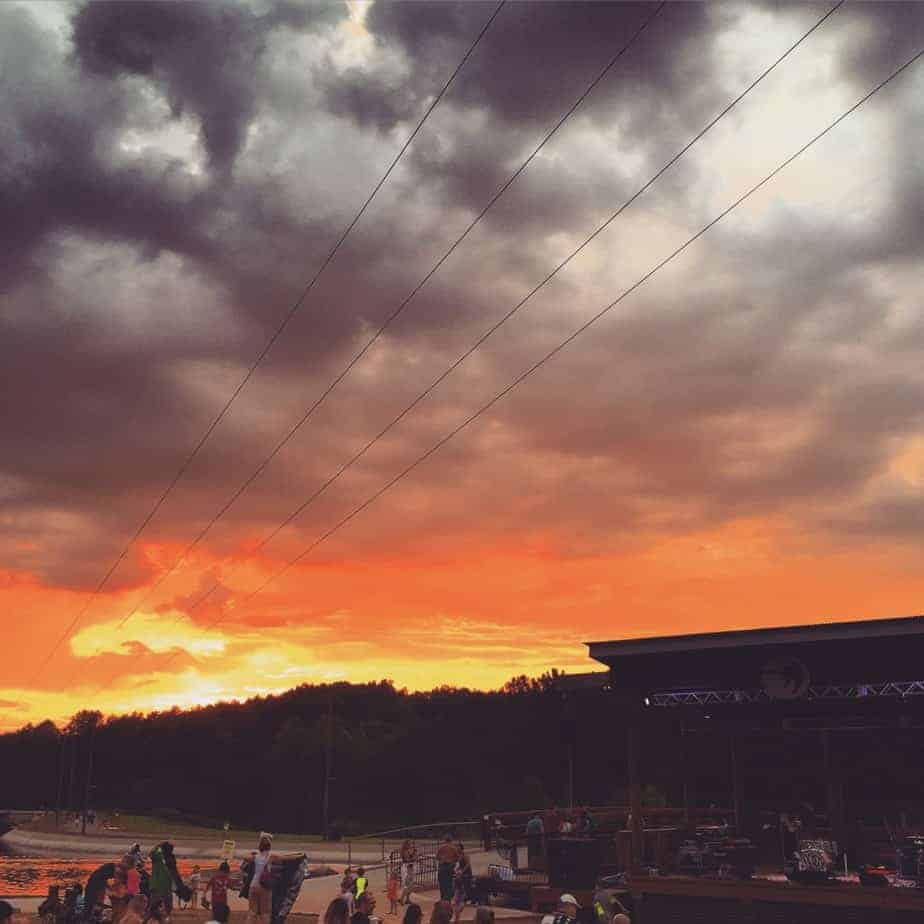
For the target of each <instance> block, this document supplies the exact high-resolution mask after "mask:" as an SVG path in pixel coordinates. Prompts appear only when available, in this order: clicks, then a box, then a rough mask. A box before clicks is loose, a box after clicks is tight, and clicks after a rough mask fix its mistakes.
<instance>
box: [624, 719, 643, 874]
mask: <svg viewBox="0 0 924 924" xmlns="http://www.w3.org/2000/svg"><path fill="white" fill-rule="evenodd" d="M626 720H627V721H626V761H627V769H628V777H629V813H630V817H631V825H630V832H631V836H632V868H633V869H637V868H639V867H641V865H642V854H643V850H644V834H643V827H642V787H641V783H640V782H639V773H638V765H639V752H640V748H639V710H638V707H637V706H636V705H635V704H634V703H632V704H630V705H629V708H628V709H627V710H626Z"/></svg>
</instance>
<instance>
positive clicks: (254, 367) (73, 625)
mask: <svg viewBox="0 0 924 924" xmlns="http://www.w3.org/2000/svg"><path fill="white" fill-rule="evenodd" d="M506 2H507V0H500V2H499V3H498V4H497V6H496V7H495V8H494V12H493V13H492V14H491V16H490V17H489V18H488V21H487V22H486V23H485V24H484V26H483V27H482V29H481V31H480V32H479V33H478V35H477V36H476V37H475V40H474V41H473V42H472V44H471V45H470V46H469V49H468V51H466V52H465V54H464V55H463V57H462V60H461V61H460V62H459V63H458V65H457V66H456V69H455V70H454V71H453V72H452V74H450V76H449V79H448V80H447V81H446V83H445V84H443V87H442V89H441V90H440V91H439V93H437V95H436V96H435V97H434V99H433V102H432V103H430V105H429V106H428V107H427V109H426V111H425V112H424V114H423V116H422V117H421V119H420V121H419V122H418V123H417V127H416V128H415V129H414V130H413V131H412V132H411V134H410V135H409V136H408V139H407V141H405V142H404V145H403V146H402V147H401V150H400V151H398V153H397V154H396V155H395V157H394V159H393V160H392V162H391V163H390V164H389V166H388V169H387V170H386V171H385V173H384V174H383V175H382V178H381V179H380V180H379V181H378V183H376V185H375V187H374V188H373V190H372V192H371V193H370V194H369V196H368V197H367V199H366V201H365V202H364V203H363V205H362V207H361V208H360V210H359V211H358V212H357V213H356V215H355V216H354V218H353V220H352V221H351V222H350V223H349V224H348V225H347V226H346V228H345V229H344V231H343V233H342V234H341V235H340V237H339V238H338V239H337V242H336V243H335V244H334V246H333V247H332V248H331V250H330V252H329V253H328V254H327V256H326V257H325V259H324V261H323V262H322V263H321V266H320V267H319V268H318V270H317V272H316V273H315V274H314V276H312V278H311V280H310V281H309V282H308V284H307V285H306V286H305V288H304V289H303V290H302V293H301V295H299V297H298V299H296V301H295V303H294V304H293V305H292V307H291V308H289V310H288V311H287V312H286V314H285V316H284V317H283V319H282V322H281V323H280V324H279V325H278V327H277V328H276V330H275V331H274V332H273V334H272V336H271V337H270V338H269V340H267V342H266V344H265V345H264V347H263V349H262V350H261V351H260V353H259V354H258V355H257V358H256V359H255V360H254V361H253V363H252V364H251V366H250V368H249V369H248V370H247V372H246V374H245V375H244V377H243V378H242V379H241V381H240V382H239V383H238V385H237V387H236V388H235V389H234V391H233V392H232V393H231V396H230V397H229V398H228V400H227V401H226V402H225V405H224V407H222V409H221V410H220V411H219V412H218V415H217V416H216V417H215V419H214V420H213V421H212V422H211V423H210V424H209V426H208V428H207V429H206V431H205V433H204V434H203V436H202V438H201V439H200V440H199V442H198V443H196V445H195V446H194V447H193V450H192V452H191V453H190V454H189V455H188V456H187V457H186V459H185V461H184V462H183V464H182V465H181V466H180V467H179V469H178V470H177V472H176V474H175V475H174V476H173V478H172V479H171V481H170V483H169V484H168V485H167V487H166V489H165V490H164V491H163V493H162V494H161V495H160V497H158V499H157V501H156V502H155V504H154V506H153V507H152V508H151V510H150V512H149V513H148V514H147V516H146V517H145V518H144V519H143V520H142V521H141V525H140V526H139V527H138V528H137V529H136V530H135V532H134V533H133V534H132V536H131V538H130V539H129V540H128V542H127V543H126V545H125V547H124V548H123V549H122V551H121V552H120V553H119V556H118V557H117V558H116V560H115V561H114V562H113V563H112V565H111V566H110V567H109V570H108V571H107V572H106V573H105V574H104V575H103V577H102V579H101V580H100V581H99V583H98V584H97V585H96V587H95V588H94V590H93V593H92V594H91V595H90V598H89V599H88V600H87V602H86V603H85V604H84V606H83V607H82V609H81V610H80V612H79V613H78V614H77V615H76V616H75V617H74V619H73V620H72V621H71V623H70V625H69V626H68V627H67V629H66V630H65V631H64V634H63V635H62V636H61V637H60V638H59V639H58V640H57V642H55V644H54V645H53V646H52V647H51V649H50V650H49V652H48V654H47V655H46V657H45V658H44V660H43V661H42V663H41V664H40V665H39V668H38V670H37V671H36V673H35V675H34V677H33V683H34V682H35V681H36V680H37V679H38V678H39V676H40V675H41V673H42V671H43V670H44V669H45V668H46V667H47V665H48V664H49V662H50V661H51V659H52V657H54V654H55V652H56V651H57V650H58V649H59V648H60V647H61V645H63V644H64V642H66V641H67V639H68V638H69V637H70V636H71V634H72V633H73V631H74V630H75V629H76V628H77V626H78V625H79V624H80V622H81V620H82V619H83V617H84V616H85V615H86V613H87V611H88V610H89V608H90V606H91V605H92V603H93V601H94V600H95V599H96V598H97V597H98V596H99V593H100V591H101V590H102V589H103V587H104V586H105V585H106V583H107V581H108V580H109V578H110V577H112V575H113V574H114V573H115V570H116V569H117V568H118V567H119V565H120V564H121V563H122V560H123V559H124V558H125V556H126V555H127V554H128V551H129V549H130V548H131V547H132V546H133V545H134V544H135V541H136V540H137V539H138V537H139V536H140V535H141V533H142V532H144V530H145V528H146V527H147V525H148V524H149V523H150V522H151V520H152V519H153V518H154V516H155V514H156V513H157V511H158V510H160V508H161V507H162V506H163V504H164V501H166V499H167V498H168V497H169V496H170V494H171V493H172V491H173V489H174V488H175V487H176V486H177V484H178V483H179V482H180V479H181V478H182V477H183V475H184V474H185V473H186V471H187V470H188V469H189V466H190V465H191V464H192V462H193V460H194V459H195V458H196V456H198V454H199V451H200V450H201V449H202V447H203V446H204V445H205V444H206V442H208V439H209V437H210V436H211V435H212V433H213V432H214V431H215V428H216V427H217V426H218V425H219V424H220V423H221V421H222V420H223V419H224V417H225V415H226V414H227V413H228V411H229V410H230V408H231V405H232V404H234V402H235V401H236V400H237V397H238V395H240V393H241V392H242V391H243V390H244V388H245V387H246V385H247V383H248V382H249V381H250V379H251V377H252V376H253V374H254V373H255V372H256V370H257V367H258V366H259V365H260V363H261V362H262V361H263V360H264V359H265V358H266V355H267V354H268V353H269V351H270V349H271V348H272V346H273V344H274V343H275V342H276V341H277V340H278V339H279V337H280V335H281V334H282V332H283V331H284V330H285V328H286V327H287V326H288V324H289V322H290V321H291V320H292V318H293V317H295V314H296V312H297V311H298V310H299V308H300V307H301V306H302V303H303V302H304V301H305V299H306V298H307V296H308V294H309V293H310V292H311V290H312V289H313V288H314V285H315V283H316V282H317V281H318V279H319V278H320V277H321V274H322V273H323V272H324V270H325V269H327V267H328V265H329V264H330V262H331V260H333V258H334V256H335V255H336V253H337V251H338V250H339V249H340V246H341V245H342V244H343V242H344V241H345V240H346V239H347V236H348V235H349V233H350V232H351V231H352V230H353V228H354V227H355V226H356V224H357V222H358V221H359V220H360V218H362V216H363V214H364V213H365V211H366V209H367V208H368V207H369V205H370V203H371V202H372V200H373V199H374V198H375V196H376V195H377V193H378V192H379V190H380V189H381V188H382V186H383V185H384V184H385V181H386V180H387V179H388V177H389V176H390V175H391V173H392V171H393V170H394V169H395V167H396V166H397V164H398V161H399V160H401V158H402V157H403V155H404V153H405V152H406V151H407V149H408V148H409V147H410V145H411V142H412V141H413V140H414V138H416V137H417V134H418V132H420V130H421V128H423V125H424V122H426V121H427V119H428V117H429V116H430V113H432V112H433V110H434V109H435V108H436V106H437V104H438V103H439V102H440V100H441V99H442V98H443V96H444V95H445V94H446V91H447V90H448V89H449V85H450V84H451V83H452V82H453V80H455V78H456V77H457V75H458V74H459V71H461V70H462V67H463V66H464V64H465V62H466V61H468V59H469V58H470V57H471V55H472V53H473V52H474V50H475V48H476V47H477V46H478V44H479V42H480V41H481V40H482V38H484V35H485V33H486V32H487V31H488V29H489V28H490V27H491V24H492V23H493V22H494V20H495V19H496V18H497V16H498V14H499V13H500V11H501V9H502V8H503V6H504V4H505V3H506Z"/></svg>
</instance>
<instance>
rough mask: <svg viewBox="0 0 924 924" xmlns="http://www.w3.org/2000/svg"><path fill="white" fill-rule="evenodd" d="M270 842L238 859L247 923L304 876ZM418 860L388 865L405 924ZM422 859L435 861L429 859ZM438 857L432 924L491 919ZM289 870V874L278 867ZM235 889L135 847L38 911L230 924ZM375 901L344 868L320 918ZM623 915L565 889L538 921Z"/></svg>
mask: <svg viewBox="0 0 924 924" xmlns="http://www.w3.org/2000/svg"><path fill="white" fill-rule="evenodd" d="M593 825H594V821H593V818H592V817H591V815H590V813H589V812H588V811H587V810H586V809H579V810H578V811H577V812H575V813H573V815H564V814H561V813H559V812H557V811H556V810H555V809H552V810H551V811H550V812H547V813H544V814H542V815H538V814H537V815H536V816H535V817H533V818H531V819H530V821H529V823H528V825H527V834H528V836H529V838H531V839H539V840H540V841H541V839H542V838H544V837H545V835H546V834H549V833H553V832H554V833H564V834H567V833H571V832H575V833H585V832H591V831H593V830H594V828H593ZM272 847H273V841H272V837H271V835H269V834H262V835H261V836H260V839H259V841H258V844H257V849H256V850H254V851H252V852H251V854H250V856H249V857H247V858H246V859H245V860H243V862H242V863H241V875H240V884H239V893H238V894H239V895H240V897H241V898H243V899H246V900H247V905H248V912H247V924H283V922H284V920H285V917H286V916H287V915H288V913H289V911H290V910H291V908H292V906H293V905H294V903H295V900H296V898H297V896H298V892H299V889H300V888H301V883H302V880H303V879H304V876H305V875H306V872H307V856H306V855H305V854H293V855H291V856H289V855H282V854H275V853H273V850H272ZM420 859H421V858H420V857H419V855H418V852H417V847H416V845H415V844H414V842H413V841H412V840H410V839H409V840H406V841H405V842H404V843H403V844H402V846H401V849H400V852H399V854H398V856H397V862H393V863H392V864H391V866H390V868H389V869H388V870H387V878H386V890H387V891H386V894H387V898H388V902H389V907H388V914H389V915H390V916H392V917H397V916H398V915H399V914H400V910H399V909H400V907H401V906H403V907H404V909H405V910H404V915H403V920H402V924H424V922H423V912H422V911H421V907H420V905H418V904H416V903H415V902H413V901H412V895H411V892H412V889H413V888H414V886H415V884H416V879H417V873H418V871H419V862H420ZM428 859H430V860H431V861H432V857H430V858H428ZM435 861H436V874H437V876H436V878H437V885H438V887H439V900H438V901H437V902H435V904H434V907H433V910H432V912H431V914H430V917H429V924H460V919H461V917H462V913H463V910H464V908H465V906H466V905H468V904H472V905H475V906H476V910H475V915H474V918H475V924H493V922H494V912H493V910H492V909H490V908H487V907H483V906H479V905H478V902H477V900H476V898H477V896H476V893H475V888H474V886H475V882H474V875H473V870H472V864H471V860H470V858H469V856H468V854H467V853H466V851H465V847H464V845H463V844H462V843H461V842H459V841H456V840H454V839H453V838H452V836H451V835H448V834H447V835H446V836H445V838H444V839H443V841H442V842H441V843H440V844H439V846H438V848H437V850H436V855H435ZM148 864H150V866H148ZM286 866H288V871H289V872H288V875H285V873H284V870H285V868H286ZM280 885H281V886H282V888H280ZM203 886H204V888H203ZM232 888H233V886H232V874H231V867H230V864H229V863H228V862H222V863H221V864H220V865H219V867H218V869H217V870H216V872H215V873H214V874H213V875H211V876H210V877H209V878H208V880H207V881H206V882H204V883H203V877H202V873H201V870H200V868H199V867H198V866H195V867H193V870H192V875H191V876H190V878H189V880H188V882H186V881H184V880H183V878H182V877H181V876H180V873H179V870H178V868H177V862H176V856H175V853H174V848H173V845H172V844H171V843H170V842H169V841H165V842H163V843H161V844H158V845H157V846H156V847H154V848H153V849H152V850H151V851H150V853H149V854H147V856H146V855H145V853H144V852H143V851H142V849H141V847H140V845H138V844H135V845H133V846H132V847H131V849H130V850H129V851H128V852H127V853H126V854H125V855H124V856H123V857H122V859H121V860H120V861H119V862H117V863H108V864H104V865H103V866H101V867H100V868H99V869H97V870H96V871H95V872H94V873H93V874H92V875H91V876H90V878H89V880H88V881H87V884H86V887H85V888H83V887H81V886H80V885H79V884H74V885H73V886H71V887H70V888H68V889H67V890H66V893H65V896H64V898H63V899H62V898H61V896H60V889H59V887H58V886H52V887H50V889H49V895H48V898H47V899H46V900H45V902H44V903H43V904H42V905H41V907H40V908H39V915H40V916H41V918H42V919H43V924H109V922H110V921H111V922H112V924H151V922H156V924H171V915H172V913H173V909H174V897H176V898H177V899H178V900H179V904H180V906H181V907H190V906H191V907H194V908H196V907H199V906H200V904H201V907H203V908H206V909H208V910H209V912H210V921H209V924H228V922H229V919H230V914H231V912H230V904H229V899H228V896H229V893H230V892H231V890H232ZM200 890H201V892H202V894H201V896H200ZM482 898H483V897H482ZM107 899H108V907H107V904H106V902H107ZM375 907H376V897H375V895H374V894H373V892H372V889H371V888H370V883H369V877H368V876H367V874H366V870H365V868H364V867H362V866H360V867H358V868H357V869H356V870H355V871H354V870H353V869H351V868H349V867H348V868H347V870H346V872H345V874H344V876H343V878H342V880H341V882H340V888H339V895H338V896H337V897H336V898H335V899H334V900H333V901H332V902H331V903H330V905H329V906H328V908H327V911H326V913H325V915H324V921H323V924H373V921H372V916H373V912H374V910H375ZM629 920H630V919H629V916H628V914H627V912H626V909H625V908H623V907H622V905H621V904H620V902H619V901H618V900H617V899H616V898H615V897H613V896H612V895H604V894H602V893H601V894H598V895H595V896H594V901H593V904H592V906H587V907H584V908H581V906H580V905H579V903H578V901H577V899H575V897H574V896H573V895H570V894H564V895H562V896H561V900H560V903H559V906H558V909H557V911H556V912H555V913H554V914H552V915H547V916H546V917H545V918H543V920H542V924H629ZM0 924H9V921H0Z"/></svg>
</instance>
